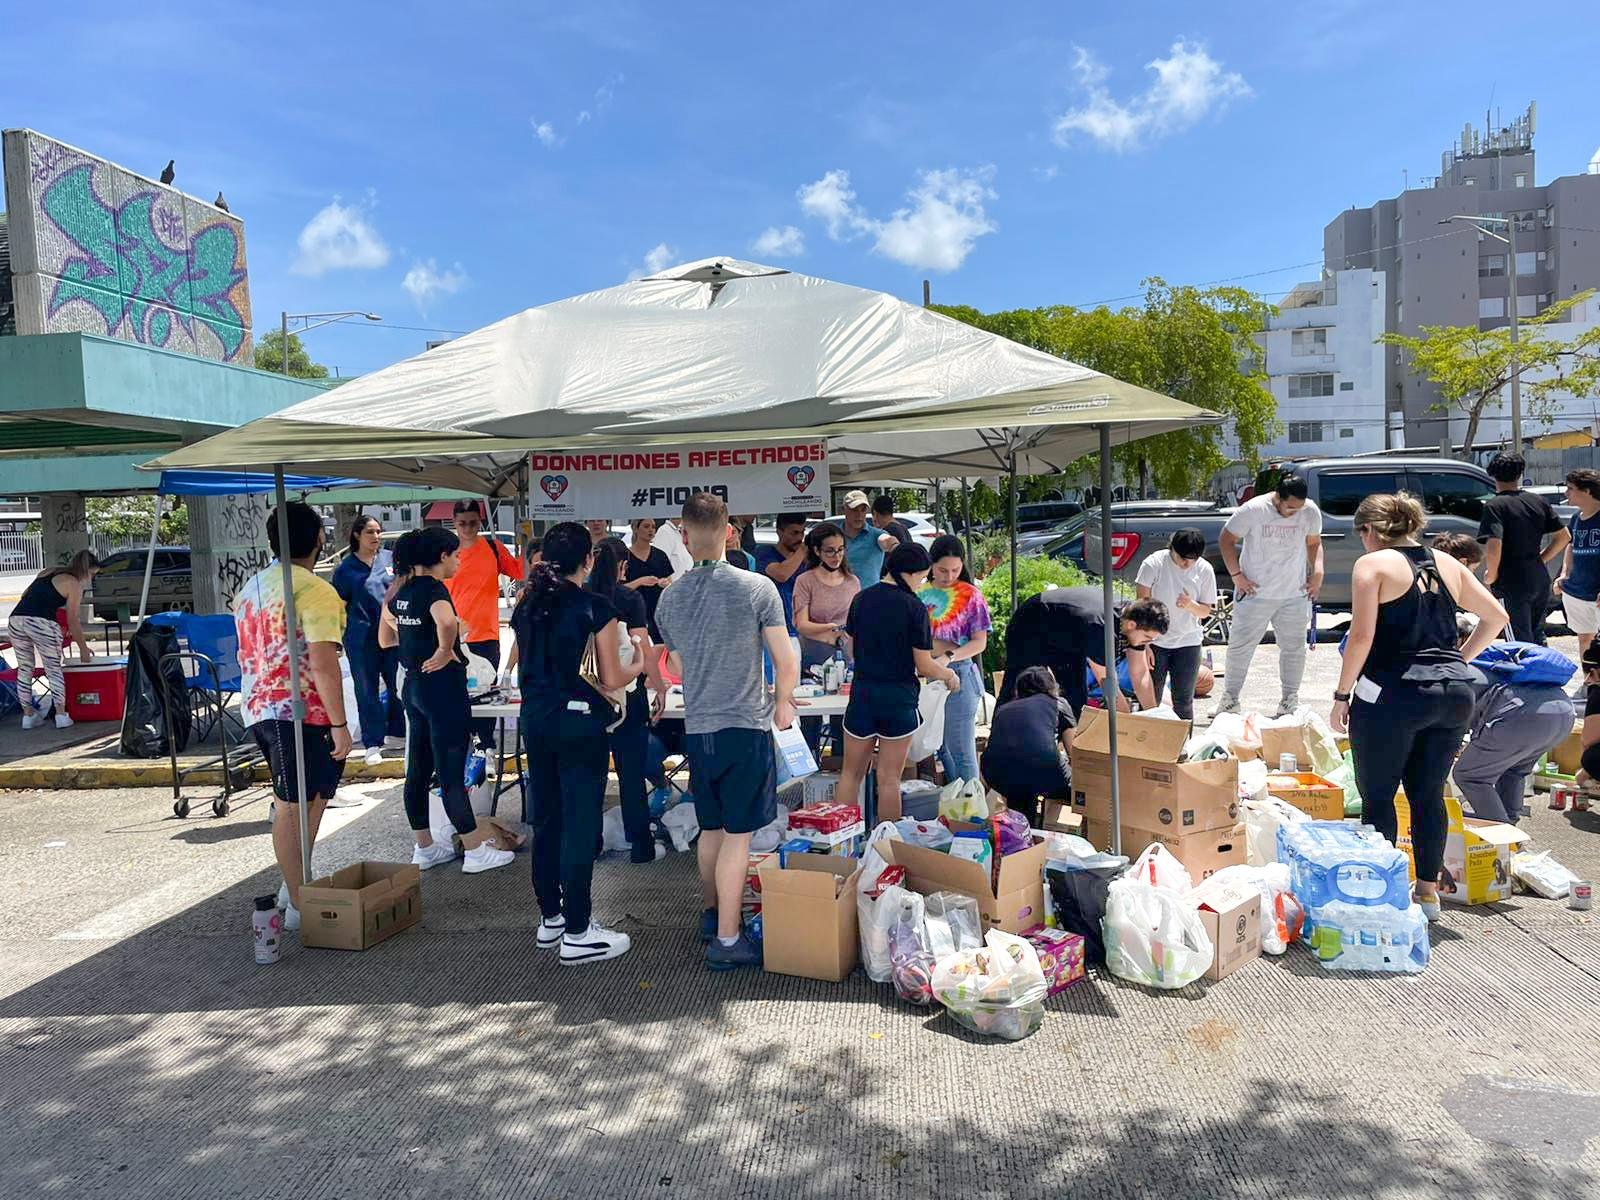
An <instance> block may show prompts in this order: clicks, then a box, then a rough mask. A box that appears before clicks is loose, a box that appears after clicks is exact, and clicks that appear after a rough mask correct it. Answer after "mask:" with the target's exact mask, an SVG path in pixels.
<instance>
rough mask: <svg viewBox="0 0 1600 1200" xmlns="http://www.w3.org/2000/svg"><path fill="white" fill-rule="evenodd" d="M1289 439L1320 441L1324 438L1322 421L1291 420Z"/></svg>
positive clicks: (1292, 440)
mask: <svg viewBox="0 0 1600 1200" xmlns="http://www.w3.org/2000/svg"><path fill="white" fill-rule="evenodd" d="M1289 440H1290V441H1291V442H1320V441H1321V440H1322V422H1321V421H1290V422H1289Z"/></svg>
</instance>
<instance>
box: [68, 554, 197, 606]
mask: <svg viewBox="0 0 1600 1200" xmlns="http://www.w3.org/2000/svg"><path fill="white" fill-rule="evenodd" d="M148 553H149V547H130V548H129V549H126V550H117V551H115V552H113V553H112V554H110V555H108V556H107V557H105V558H103V559H101V560H100V573H99V574H98V575H96V576H95V578H94V582H93V583H91V584H90V585H89V588H88V590H87V591H86V592H85V593H84V599H85V601H86V602H87V603H88V604H89V605H90V606H91V607H92V608H93V610H94V615H95V616H96V617H97V618H99V619H100V620H102V621H115V620H119V619H122V618H123V617H127V616H134V615H137V613H138V612H139V593H140V591H141V590H142V589H143V588H144V566H145V557H146V555H147V554H148ZM145 610H146V611H147V612H172V611H182V612H193V611H194V574H193V571H192V568H191V563H190V555H189V547H187V546H157V547H156V556H155V563H154V564H153V565H152V567H151V571H150V598H149V600H148V602H147V603H146V604H145Z"/></svg>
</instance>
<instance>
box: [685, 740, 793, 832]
mask: <svg viewBox="0 0 1600 1200" xmlns="http://www.w3.org/2000/svg"><path fill="white" fill-rule="evenodd" d="M686 740H687V741H688V743H689V746H688V750H689V772H690V775H689V778H690V789H691V791H692V792H693V793H694V815H695V819H696V820H697V821H699V823H700V828H701V829H711V830H722V831H723V832H725V833H754V832H755V831H756V830H758V829H760V828H762V827H763V826H765V825H770V824H772V821H773V818H774V817H776V816H777V815H778V790H777V773H776V767H775V763H774V759H773V754H774V748H773V744H772V734H771V733H769V732H768V731H767V730H765V729H719V730H717V731H716V732H715V733H691V734H688V735H687V737H686Z"/></svg>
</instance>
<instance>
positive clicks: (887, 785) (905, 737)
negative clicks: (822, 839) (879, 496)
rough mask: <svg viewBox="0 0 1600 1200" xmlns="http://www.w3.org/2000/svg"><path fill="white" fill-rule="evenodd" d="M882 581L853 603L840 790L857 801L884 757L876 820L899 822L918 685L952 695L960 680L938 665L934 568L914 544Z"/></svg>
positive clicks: (892, 560)
mask: <svg viewBox="0 0 1600 1200" xmlns="http://www.w3.org/2000/svg"><path fill="white" fill-rule="evenodd" d="M883 565H884V579H883V582H881V583H875V584H873V585H872V586H871V587H869V588H865V589H863V591H862V592H861V594H860V595H858V596H857V597H856V598H855V599H854V600H853V601H852V602H851V604H850V612H849V615H848V616H847V617H846V618H845V633H847V634H848V635H849V636H850V641H851V644H852V645H853V646H854V647H855V659H856V673H855V681H854V682H853V683H852V684H851V686H850V703H849V705H848V706H847V707H846V708H845V711H844V769H843V770H841V771H840V772H839V784H838V788H837V791H836V794H837V795H840V796H854V795H855V794H856V792H857V790H858V789H859V788H860V786H861V781H862V779H864V778H865V777H866V773H867V764H868V763H869V762H871V760H872V752H873V749H874V748H876V749H877V752H878V816H879V818H880V819H889V820H893V819H894V818H896V817H898V816H899V815H900V772H901V770H902V769H903V768H904V767H905V763H906V752H907V751H908V750H909V749H910V746H911V735H912V734H913V733H915V732H916V729H917V723H918V714H917V697H918V695H919V694H920V691H921V688H920V685H919V684H918V682H917V677H918V676H919V675H920V676H921V677H923V678H924V679H937V680H939V681H940V682H942V683H943V684H944V685H945V686H946V687H948V688H949V689H950V690H951V692H959V691H960V690H961V679H960V677H959V676H958V675H957V674H956V673H955V672H954V671H952V670H951V669H950V668H949V667H946V666H941V665H940V664H939V663H937V662H935V661H934V658H933V631H932V628H931V627H930V625H929V621H928V610H927V608H926V607H925V606H924V605H923V603H922V601H921V599H919V598H918V596H917V589H919V588H920V587H921V586H922V585H923V583H924V582H926V581H927V578H928V571H929V570H930V569H931V567H932V563H931V561H930V560H929V558H928V552H927V551H926V550H924V549H923V548H922V547H921V546H919V545H917V544H916V543H915V542H911V543H908V544H906V545H903V546H896V547H895V548H894V549H893V550H891V551H889V556H888V558H886V559H885V560H884V564H883Z"/></svg>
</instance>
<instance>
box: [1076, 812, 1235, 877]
mask: <svg viewBox="0 0 1600 1200" xmlns="http://www.w3.org/2000/svg"><path fill="white" fill-rule="evenodd" d="M1088 837H1089V840H1090V841H1091V842H1093V843H1094V845H1095V846H1096V848H1098V849H1101V850H1109V849H1111V835H1110V826H1109V825H1102V826H1100V827H1098V828H1096V827H1094V826H1090V833H1089V834H1088ZM1152 845H1161V846H1165V847H1166V848H1167V850H1169V851H1170V852H1171V853H1172V856H1173V857H1174V858H1176V859H1177V860H1178V861H1179V862H1181V863H1182V864H1183V868H1184V870H1186V871H1188V872H1189V878H1190V879H1192V880H1193V881H1194V882H1195V883H1199V882H1200V881H1201V880H1202V879H1206V878H1209V877H1210V876H1212V875H1215V874H1216V873H1217V872H1218V871H1220V870H1222V868H1223V867H1233V866H1242V865H1243V864H1244V863H1245V862H1246V861H1247V857H1246V856H1247V852H1248V847H1247V845H1246V841H1245V827H1244V825H1243V824H1239V825H1235V826H1233V827H1232V828H1230V829H1207V830H1203V831H1202V832H1200V833H1187V834H1173V833H1151V832H1150V831H1149V830H1147V829H1134V828H1132V827H1130V826H1127V825H1124V826H1123V827H1122V853H1123V854H1126V855H1127V856H1128V857H1129V858H1137V857H1138V856H1139V855H1140V854H1142V853H1144V851H1145V849H1146V848H1147V847H1149V846H1152Z"/></svg>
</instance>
